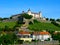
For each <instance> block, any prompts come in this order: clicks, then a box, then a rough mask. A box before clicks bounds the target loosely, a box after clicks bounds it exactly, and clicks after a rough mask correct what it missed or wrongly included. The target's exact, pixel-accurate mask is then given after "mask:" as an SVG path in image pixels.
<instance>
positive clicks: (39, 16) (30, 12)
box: [3, 9, 46, 22]
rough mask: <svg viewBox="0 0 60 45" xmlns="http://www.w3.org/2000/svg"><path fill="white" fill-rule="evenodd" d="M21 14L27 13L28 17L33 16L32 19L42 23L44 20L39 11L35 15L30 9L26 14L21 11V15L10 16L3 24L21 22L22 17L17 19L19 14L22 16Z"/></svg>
mask: <svg viewBox="0 0 60 45" xmlns="http://www.w3.org/2000/svg"><path fill="white" fill-rule="evenodd" d="M23 13H27V14H29V15H32V16H33V17H32V19H37V20H43V21H44V20H46V19H45V18H43V17H42V12H41V11H40V12H38V13H36V12H32V11H31V10H30V9H28V11H27V12H25V11H22V13H20V14H15V15H12V16H11V17H10V18H9V19H6V20H3V22H8V21H18V20H23V19H22V17H20V18H19V19H18V17H19V16H21V14H23Z"/></svg>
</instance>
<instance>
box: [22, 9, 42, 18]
mask: <svg viewBox="0 0 60 45" xmlns="http://www.w3.org/2000/svg"><path fill="white" fill-rule="evenodd" d="M22 13H27V14H29V15H32V16H33V17H32V19H40V18H42V13H41V11H40V12H38V13H35V12H32V11H31V10H30V9H29V10H28V11H27V12H24V11H22Z"/></svg>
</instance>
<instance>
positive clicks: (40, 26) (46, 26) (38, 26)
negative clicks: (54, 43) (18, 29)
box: [28, 22, 60, 31]
mask: <svg viewBox="0 0 60 45" xmlns="http://www.w3.org/2000/svg"><path fill="white" fill-rule="evenodd" d="M28 28H29V29H30V30H34V31H41V30H57V31H59V30H60V27H58V26H55V25H54V24H52V23H44V22H35V23H34V24H30V25H29V27H28Z"/></svg>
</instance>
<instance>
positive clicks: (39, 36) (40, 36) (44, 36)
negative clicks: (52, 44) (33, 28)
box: [33, 31, 52, 41]
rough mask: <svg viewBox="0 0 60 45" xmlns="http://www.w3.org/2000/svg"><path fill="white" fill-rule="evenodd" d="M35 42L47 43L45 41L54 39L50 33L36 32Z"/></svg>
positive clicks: (34, 35)
mask: <svg viewBox="0 0 60 45" xmlns="http://www.w3.org/2000/svg"><path fill="white" fill-rule="evenodd" d="M33 40H40V41H45V40H52V38H51V35H50V33H49V32H44V31H43V32H34V33H33Z"/></svg>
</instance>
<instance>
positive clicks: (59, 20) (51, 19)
mask: <svg viewBox="0 0 60 45" xmlns="http://www.w3.org/2000/svg"><path fill="white" fill-rule="evenodd" d="M46 20H47V21H58V22H60V19H53V18H50V19H49V18H46Z"/></svg>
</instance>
